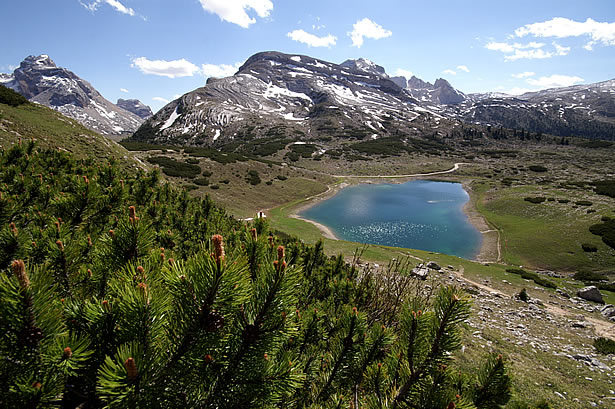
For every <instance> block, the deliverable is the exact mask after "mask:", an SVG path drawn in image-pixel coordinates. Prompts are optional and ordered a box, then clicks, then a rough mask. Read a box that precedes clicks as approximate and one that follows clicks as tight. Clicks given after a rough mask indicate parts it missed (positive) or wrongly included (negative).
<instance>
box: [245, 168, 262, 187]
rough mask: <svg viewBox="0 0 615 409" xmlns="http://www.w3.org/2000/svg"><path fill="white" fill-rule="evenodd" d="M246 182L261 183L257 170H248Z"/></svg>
mask: <svg viewBox="0 0 615 409" xmlns="http://www.w3.org/2000/svg"><path fill="white" fill-rule="evenodd" d="M246 182H248V183H249V184H251V185H253V186H256V185H258V184H259V183H261V177H260V176H259V174H258V171H256V170H254V169H252V170H249V171H248V176H247V177H246Z"/></svg>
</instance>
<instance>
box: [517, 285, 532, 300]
mask: <svg viewBox="0 0 615 409" xmlns="http://www.w3.org/2000/svg"><path fill="white" fill-rule="evenodd" d="M517 298H518V299H520V300H521V301H523V302H528V300H529V299H530V296H529V295H527V291H526V290H525V288H524V289H522V290H521V291H519V294H517Z"/></svg>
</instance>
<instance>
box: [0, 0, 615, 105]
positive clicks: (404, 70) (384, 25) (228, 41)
mask: <svg viewBox="0 0 615 409" xmlns="http://www.w3.org/2000/svg"><path fill="white" fill-rule="evenodd" d="M0 15H1V16H2V25H0V37H1V38H2V39H3V40H2V52H1V53H0V72H12V70H13V69H14V68H15V67H16V66H17V65H19V63H20V62H21V61H22V60H23V59H24V58H25V57H27V56H28V55H38V54H48V55H49V56H50V57H51V58H52V59H53V60H54V61H55V62H56V64H58V65H59V66H62V67H66V68H68V69H70V70H72V71H73V72H75V73H76V74H77V75H79V76H80V77H82V78H84V79H86V80H88V81H89V82H91V83H92V84H93V85H94V87H96V88H97V89H98V90H99V91H100V92H101V93H102V94H103V96H105V97H106V98H107V99H109V100H111V101H113V102H115V101H116V100H117V98H138V99H140V100H141V101H142V102H144V103H146V104H148V105H150V106H151V107H152V109H154V111H156V110H158V109H159V108H161V107H162V106H163V105H164V104H165V101H168V100H172V99H174V98H175V97H177V96H178V95H181V94H183V93H185V92H188V91H191V90H193V89H195V88H198V87H200V86H203V85H204V84H205V81H206V79H207V77H208V76H221V75H230V74H232V73H233V72H234V71H235V70H236V68H237V67H238V66H239V65H240V64H241V63H242V62H243V61H245V60H246V59H247V58H248V57H250V56H251V55H252V54H254V53H257V52H259V51H266V50H276V51H281V52H285V53H291V54H304V55H310V56H313V57H316V58H320V59H323V60H326V61H331V62H336V63H341V62H342V61H344V60H346V59H348V58H359V57H364V58H368V59H370V60H372V61H374V62H376V63H377V64H379V65H382V66H384V67H385V69H386V70H387V73H389V74H390V75H396V74H405V75H406V76H408V75H411V74H410V73H413V74H414V75H416V76H417V77H419V78H421V79H423V80H425V81H430V82H433V81H434V80H435V79H436V78H439V77H443V78H446V79H448V80H449V81H450V82H451V84H453V86H454V87H456V88H458V89H460V90H462V91H464V92H485V91H500V92H513V93H520V92H522V91H523V90H534V89H540V88H547V87H553V86H566V85H572V84H577V83H591V82H598V81H604V80H607V79H612V78H614V77H615V5H614V3H613V0H585V1H580V0H574V1H569V0H558V1H551V0H532V1H526V0H515V1H493V0H489V1H483V0H477V1H472V0H465V1H461V0H448V1H444V0H431V1H428V2H427V1H415V0H380V1H373V0H370V1H368V0H352V1H350V0H349V1H347V0H328V1H323V0H309V1H305V0H173V1H171V0H61V1H49V0H19V1H14V0H13V1H11V0H7V1H3V2H2V4H0Z"/></svg>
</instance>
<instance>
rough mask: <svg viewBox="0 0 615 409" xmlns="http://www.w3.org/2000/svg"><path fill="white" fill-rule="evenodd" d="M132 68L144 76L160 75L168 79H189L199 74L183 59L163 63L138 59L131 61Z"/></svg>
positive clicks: (195, 67) (192, 65) (161, 61)
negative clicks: (135, 68)
mask: <svg viewBox="0 0 615 409" xmlns="http://www.w3.org/2000/svg"><path fill="white" fill-rule="evenodd" d="M132 66H133V67H137V68H138V69H139V70H141V72H143V73H145V74H152V75H160V76H163V77H169V78H179V77H191V76H193V75H194V74H195V73H197V72H199V67H197V66H196V65H194V64H192V63H191V62H190V61H187V60H185V59H183V58H182V59H181V60H173V61H165V60H148V59H147V58H145V57H138V58H135V59H133V60H132Z"/></svg>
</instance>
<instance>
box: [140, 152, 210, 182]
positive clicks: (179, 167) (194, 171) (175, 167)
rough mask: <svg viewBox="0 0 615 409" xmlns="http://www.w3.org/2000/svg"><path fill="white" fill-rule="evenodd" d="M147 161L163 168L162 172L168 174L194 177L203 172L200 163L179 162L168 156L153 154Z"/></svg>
mask: <svg viewBox="0 0 615 409" xmlns="http://www.w3.org/2000/svg"><path fill="white" fill-rule="evenodd" d="M147 161H148V162H149V163H152V164H154V165H158V166H160V167H161V168H162V172H163V173H164V174H165V175H167V176H174V177H182V178H188V179H192V178H195V177H196V176H197V175H198V174H199V173H201V168H200V167H199V166H198V165H192V164H190V163H185V162H178V161H176V160H175V159H172V158H168V157H166V156H152V157H151V158H148V159H147Z"/></svg>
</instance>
